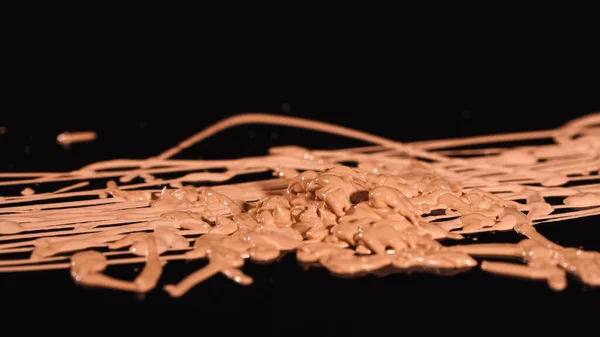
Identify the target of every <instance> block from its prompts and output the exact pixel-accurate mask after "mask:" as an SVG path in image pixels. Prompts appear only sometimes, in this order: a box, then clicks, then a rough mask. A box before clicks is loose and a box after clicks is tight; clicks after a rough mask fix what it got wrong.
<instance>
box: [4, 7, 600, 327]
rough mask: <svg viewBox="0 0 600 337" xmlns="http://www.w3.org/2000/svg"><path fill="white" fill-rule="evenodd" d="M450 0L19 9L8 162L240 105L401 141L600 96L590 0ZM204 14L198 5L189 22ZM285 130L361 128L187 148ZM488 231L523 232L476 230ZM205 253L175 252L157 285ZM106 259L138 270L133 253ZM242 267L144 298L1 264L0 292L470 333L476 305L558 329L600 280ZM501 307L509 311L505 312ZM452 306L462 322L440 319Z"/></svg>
mask: <svg viewBox="0 0 600 337" xmlns="http://www.w3.org/2000/svg"><path fill="white" fill-rule="evenodd" d="M454 10H455V11H453V12H451V13H453V14H452V15H450V14H448V13H450V12H445V10H444V9H438V10H437V11H436V13H435V14H431V12H428V11H426V12H421V14H420V15H418V16H416V17H412V15H411V14H410V13H411V12H406V13H403V14H402V15H398V16H395V15H392V14H391V13H388V15H386V17H385V18H383V17H379V16H378V15H382V14H383V13H378V14H377V15H375V16H373V17H370V19H369V20H362V19H356V18H354V17H352V16H345V15H339V16H336V17H337V18H340V17H342V21H344V22H343V23H337V22H336V23H333V22H331V21H328V20H325V21H326V23H325V24H324V27H323V28H319V29H316V28H315V27H312V25H309V22H312V21H310V20H307V19H306V18H305V19H302V18H300V19H289V20H288V19H286V18H287V17H284V18H282V17H277V18H276V19H272V20H271V21H262V24H259V23H254V24H253V25H252V27H253V28H259V29H258V30H257V31H254V30H249V29H233V28H231V29H232V31H228V30H227V29H226V28H223V26H219V27H221V28H220V29H216V28H215V29H212V30H211V29H208V28H210V27H213V28H214V27H215V26H211V25H209V24H207V23H205V22H204V23H203V24H204V25H206V26H202V27H195V28H192V27H187V26H186V25H187V24H188V23H190V21H185V20H183V21H184V22H177V21H178V20H174V21H176V23H174V24H173V25H171V26H170V27H169V28H170V29H163V28H164V26H161V25H159V24H155V23H156V22H153V20H148V22H145V23H144V24H140V25H138V24H133V23H131V24H130V25H129V24H125V25H123V26H122V27H121V26H120V25H119V27H118V28H115V27H113V26H112V25H108V24H107V23H106V21H103V20H101V19H100V20H98V21H95V20H94V21H92V22H91V23H88V25H84V23H85V21H86V20H87V17H78V18H76V19H77V20H76V21H77V22H75V23H65V22H70V21H62V20H54V21H53V22H51V23H50V24H48V25H43V26H37V25H32V24H31V21H27V20H25V21H21V20H17V21H15V22H14V23H13V24H12V25H11V26H10V29H9V36H10V37H12V38H11V39H10V40H11V42H10V46H11V48H8V49H7V50H8V51H7V54H8V55H9V56H10V58H11V61H10V62H7V63H5V66H4V68H5V70H6V73H7V75H8V76H6V77H4V79H3V81H4V82H5V84H7V86H6V88H5V89H4V90H3V91H2V103H1V107H0V125H1V126H5V127H6V128H7V133H6V134H5V135H2V136H0V153H2V160H1V161H0V169H1V170H2V171H40V170H70V169H75V168H77V167H78V166H80V165H84V164H87V163H90V162H93V161H96V160H103V159H111V158H145V157H148V156H151V155H154V154H156V153H158V152H159V151H162V150H164V149H166V148H168V147H170V146H172V145H174V144H175V143H176V142H178V141H180V140H182V139H184V138H185V137H187V136H189V135H191V134H193V133H194V132H197V131H199V130H201V129H202V128H204V127H206V126H208V125H210V124H211V123H214V122H216V121H218V120H220V119H222V118H224V117H226V116H230V115H233V114H237V113H241V112H249V111H260V112H267V113H281V114H288V115H292V116H299V117H307V118H314V119H318V120H322V121H328V122H332V123H336V124H341V125H344V126H348V127H353V128H357V129H361V130H364V131H367V132H371V133H374V134H377V135H380V136H384V137H388V138H392V139H395V140H399V141H416V140H424V139H437V138H449V137H458V136H469V135H480V134H489V133H498V132H511V131H525V130H535V129H547V128H552V127H557V126H560V125H561V124H562V123H564V122H565V121H567V120H569V119H572V118H576V117H579V116H582V115H585V114H587V113H591V112H594V111H600V95H598V92H600V86H599V80H600V67H599V64H598V60H599V59H600V51H599V49H598V48H599V47H598V46H599V45H600V43H599V41H598V36H599V33H600V30H599V29H598V20H595V19H594V18H595V17H596V16H597V15H596V14H597V8H595V9H594V8H547V7H545V8H529V9H524V8H514V9H505V10H503V11H499V12H498V13H496V14H498V15H497V16H493V17H490V16H488V15H487V14H485V13H489V11H482V12H480V13H479V14H475V15H473V14H470V13H471V12H469V11H467V9H466V8H465V9H456V8H454ZM469 10H472V9H469ZM38 14H40V13H38ZM387 16H390V17H387ZM411 17H412V18H411ZM197 21H203V20H199V19H196V20H195V21H191V22H197ZM257 21H260V20H257ZM125 22H128V21H127V20H125ZM96 23H97V24H96ZM82 26H85V29H82V28H81V27H82ZM108 26H110V28H113V29H109V27H108ZM308 26H311V27H312V28H314V29H309V27H308ZM207 27H208V28H207ZM244 27H246V28H247V26H244ZM227 33H229V34H227ZM284 104H288V107H290V106H291V109H288V108H284ZM365 116H367V117H368V118H365ZM65 130H94V131H96V132H97V133H98V136H99V138H98V140H97V141H96V142H93V143H88V144H77V145H75V146H73V147H71V148H70V149H68V150H65V149H63V148H61V147H60V146H59V145H57V144H56V142H55V137H56V135H57V134H58V133H60V132H62V131H65ZM290 143H294V144H298V145H302V146H308V147H315V146H323V147H326V148H336V147H343V146H352V145H360V144H361V143H359V142H354V141H349V140H344V139H340V138H339V137H327V136H320V135H316V134H313V133H310V132H299V131H296V130H293V129H289V128H280V127H264V126H252V127H240V128H235V129H232V130H229V131H226V132H224V133H223V134H221V135H219V136H216V137H214V138H211V139H209V140H207V141H206V142H204V143H202V144H200V145H198V146H196V147H194V148H192V149H190V150H188V151H186V152H185V153H183V154H182V156H181V157H182V158H222V157H230V158H231V157H236V156H245V155H258V154H262V153H265V151H266V149H267V148H268V147H269V146H272V145H277V144H290ZM0 191H1V192H0V194H6V193H12V192H13V191H7V190H6V192H4V191H5V190H0ZM597 221H598V220H597V219H596V218H590V219H582V220H578V221H575V222H573V223H568V224H567V223H560V224H548V225H543V226H542V227H540V229H539V230H540V231H541V232H542V233H543V234H544V235H547V236H548V237H549V238H550V239H553V240H555V241H557V242H559V243H561V244H564V245H572V246H583V247H584V248H586V249H595V250H600V240H598V230H597ZM486 240H490V241H492V240H506V241H516V240H518V237H517V236H516V235H514V234H512V233H499V234H490V235H486V236H482V237H480V241H486ZM201 265H202V264H201V263H184V262H179V263H172V264H171V263H170V264H169V265H168V266H167V267H166V269H165V275H164V276H163V278H162V281H161V284H165V283H169V282H175V281H177V280H178V279H180V278H181V277H183V276H184V275H185V274H186V273H187V272H189V271H192V270H194V269H195V268H197V267H198V266H201ZM116 269H117V270H116V272H117V274H120V275H124V276H129V277H132V276H133V274H132V273H131V269H132V268H131V267H119V268H116ZM244 271H246V272H247V273H248V274H250V275H251V276H253V277H254V278H255V283H254V285H252V286H250V287H241V286H238V285H236V284H233V283H232V282H230V281H228V280H225V279H224V278H223V277H221V276H218V277H215V278H213V279H211V280H209V281H207V282H205V283H203V284H202V285H200V286H198V287H197V288H195V289H194V290H193V291H192V292H190V293H189V294H188V295H187V296H185V297H183V298H181V299H177V300H173V299H170V298H168V296H167V295H166V294H165V293H164V292H162V290H161V289H157V290H155V291H153V292H151V293H149V294H148V295H147V296H146V298H145V299H143V300H140V299H138V298H136V297H135V296H133V295H131V294H126V293H119V292H114V291H106V290H98V289H83V288H80V287H77V286H75V285H74V284H73V282H72V281H71V279H70V277H69V275H68V273H67V272H66V271H59V272H47V273H20V274H0V291H1V292H2V302H3V303H4V305H6V306H7V307H8V306H11V305H14V306H15V308H16V307H19V308H21V307H24V308H26V309H27V310H32V308H33V310H34V311H38V310H39V312H40V315H41V316H44V315H45V314H42V312H46V314H47V311H45V310H47V309H48V308H54V307H53V304H52V303H55V302H54V301H59V302H60V303H61V307H62V308H64V309H54V310H50V312H52V311H55V310H56V311H60V313H58V314H59V315H63V314H64V315H65V319H67V317H73V315H74V314H76V313H80V314H83V315H84V316H86V315H87V314H88V313H92V312H95V311H98V310H103V311H105V312H106V309H107V308H109V307H111V308H116V310H117V311H119V312H120V311H121V310H122V311H123V315H127V317H129V316H131V315H137V314H140V313H141V312H143V313H144V315H146V314H147V313H154V314H156V313H160V314H161V315H162V314H170V315H169V316H171V315H172V316H173V318H171V319H176V320H177V319H179V320H186V322H190V321H189V319H190V318H189V317H190V316H193V318H192V321H191V322H194V320H198V321H200V320H202V321H212V320H218V319H219V318H223V317H227V315H229V314H245V315H246V316H250V317H253V318H261V321H260V322H261V323H260V327H259V326H256V325H254V326H253V327H252V326H250V327H252V328H248V326H247V325H245V324H241V323H240V324H239V325H237V324H229V325H226V326H225V327H226V328H228V329H231V328H243V329H250V330H256V331H258V330H260V329H266V330H264V331H267V332H268V331H275V332H278V333H279V335H282V334H283V333H284V332H286V333H289V332H297V331H300V330H302V329H303V327H304V328H306V327H311V326H314V325H317V326H322V327H323V330H320V331H322V332H331V333H332V332H341V331H343V332H349V331H356V329H359V328H365V327H369V326H370V324H373V323H374V322H380V323H381V324H382V325H383V326H384V327H386V329H387V328H390V329H391V328H393V327H394V326H397V325H398V324H400V323H403V324H406V323H410V324H411V325H413V326H414V327H415V328H418V329H420V330H421V331H428V329H432V328H435V327H438V328H440V327H441V328H443V329H450V330H456V331H464V330H465V329H466V330H469V328H467V327H468V326H469V324H471V323H472V322H473V321H475V320H476V319H483V322H486V323H485V324H488V323H489V325H491V326H493V327H494V329H499V328H502V327H506V326H511V325H512V324H517V322H518V324H523V323H524V322H525V323H526V322H527V320H530V321H531V322H532V323H529V326H532V325H533V324H536V325H541V326H546V327H549V326H551V327H554V326H559V325H562V326H567V327H568V326H570V324H572V323H573V322H575V321H574V319H575V318H574V317H575V316H576V314H577V313H578V312H579V311H581V310H583V308H584V307H587V306H590V305H594V304H595V303H597V301H598V299H599V296H598V294H599V293H598V290H590V289H587V288H585V287H583V286H581V285H580V284H579V283H578V282H577V281H575V280H570V284H569V288H568V289H567V290H565V291H564V292H562V293H555V292H553V291H551V290H549V289H548V288H547V286H546V285H545V284H544V283H543V282H532V281H523V280H515V279H511V278H503V277H498V276H492V275H488V274H484V273H482V272H480V271H478V270H474V271H471V272H468V273H465V274H461V275H458V276H455V277H440V276H432V275H411V276H406V275H393V276H388V277H385V278H377V277H366V278H360V279H338V278H335V277H332V276H330V275H329V274H328V273H326V272H325V271H323V270H315V269H311V270H309V271H307V272H305V271H303V270H302V269H301V268H300V267H299V266H298V265H297V263H296V262H295V259H294V257H293V256H286V257H285V258H283V260H282V261H281V262H280V263H276V264H273V265H267V266H262V265H255V264H252V263H249V264H248V265H247V266H246V267H244ZM425 293H427V295H423V294H425ZM507 306H511V307H512V308H513V309H511V310H510V311H506V312H504V313H501V310H500V309H499V308H500V307H507ZM36 308H37V309H36ZM140 310H141V311H140ZM309 310H312V313H309ZM379 314H383V316H382V317H381V318H376V317H375V316H376V315H379ZM120 315H121V314H119V315H116V316H117V317H121V316H120ZM182 315H183V316H185V318H181V317H179V316H182ZM544 315H547V316H544ZM77 316H79V315H77ZM123 317H125V316H123ZM144 317H146V318H144ZM148 317H154V316H143V317H142V318H140V319H141V320H142V321H147V320H152V325H151V326H154V325H156V326H158V325H159V321H155V320H154V318H148ZM178 317H179V318H178ZM543 317H546V318H543ZM561 317H569V318H570V319H571V320H566V321H565V320H564V319H562V318H561ZM450 319H456V320H457V321H456V322H454V323H453V324H452V325H447V324H450V323H449V321H450ZM117 320H118V319H117ZM582 320H583V321H584V322H587V323H589V324H592V323H593V318H584V319H581V318H580V319H578V321H582ZM86 322H87V321H86ZM96 322H100V321H96ZM140 322H141V321H139V320H138V323H136V324H135V327H134V328H135V329H137V327H138V326H139V324H141V323H140ZM97 324H99V325H100V326H102V325H103V324H104V323H103V324H100V323H97ZM189 324H191V323H188V326H189ZM254 324H258V323H254ZM390 331H391V330H390Z"/></svg>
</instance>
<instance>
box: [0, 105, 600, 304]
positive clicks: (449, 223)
mask: <svg viewBox="0 0 600 337" xmlns="http://www.w3.org/2000/svg"><path fill="white" fill-rule="evenodd" d="M252 123H265V124H274V125H287V126H296V127H299V128H305V129H312V130H317V131H321V132H327V133H333V134H337V135H341V136H346V137H351V138H356V139H360V140H363V141H367V142H371V143H374V144H376V145H375V146H370V147H363V148H354V149H343V150H329V151H324V150H314V151H313V150H309V149H304V148H300V147H296V146H282V147H277V148H271V149H270V150H269V154H268V155H266V156H262V157H250V158H239V159H233V160H179V159H170V158H172V157H173V156H175V155H176V154H178V153H179V152H181V151H183V150H185V149H186V148H188V147H190V146H192V145H193V144H196V143H198V142H200V141H202V140H203V139H205V138H207V137H210V136H211V135H214V134H216V133H218V132H220V131H222V130H224V129H226V128H229V127H232V126H236V125H240V124H252ZM597 123H600V115H598V114H595V115H589V116H587V117H584V118H582V119H579V120H576V121H573V122H570V123H568V124H566V125H565V126H563V127H561V128H559V129H557V130H548V131H537V132H527V133H513V134H506V135H492V136H484V137H472V138H462V139H451V140H439V141H436V140H434V141H423V142H417V143H412V144H402V143H398V142H395V141H392V140H388V139H384V138H381V137H377V136H374V135H370V134H366V133H363V132H360V131H356V130H351V129H347V128H343V127H340V126H335V125H330V124H326V123H321V122H316V121H309V120H303V119H298V118H292V117H283V116H272V115H261V114H247V115H240V116H235V117H232V118H229V119H226V120H224V121H222V122H219V123H217V124H215V125H213V126H211V127H209V128H207V129H206V130H204V131H202V132H199V133H198V134H196V135H194V136H192V137H190V138H188V139H187V140H184V141H183V142H182V143H180V144H178V145H177V146H175V147H173V148H171V149H169V150H167V151H165V152H163V153H161V154H159V155H157V156H156V157H153V158H148V159H145V160H112V161H106V162H98V163H94V164H91V165H87V166H85V167H82V168H81V169H79V170H76V171H73V172H65V173H43V172H42V173H31V174H28V173H0V178H2V180H1V181H0V186H8V185H13V186H21V187H22V192H21V195H19V196H3V197H1V199H0V256H1V257H2V259H1V260H0V272H16V271H34V270H38V271H41V270H51V269H70V271H71V275H72V277H73V279H74V280H75V282H77V283H79V284H81V285H84V286H98V287H107V288H114V289H118V290H124V291H131V292H136V293H145V292H148V291H150V290H151V289H153V288H155V287H156V285H157V284H158V282H159V280H160V276H161V273H162V268H163V266H164V264H165V263H168V261H171V260H192V259H208V261H209V263H208V265H207V266H206V267H204V268H201V269H199V270H197V271H196V272H194V273H192V274H190V275H182V278H181V280H180V281H179V282H178V283H177V284H170V285H166V286H164V290H165V291H166V292H168V293H169V294H170V295H171V296H173V297H179V296H182V295H184V294H185V293H186V292H188V291H189V290H190V289H192V288H193V287H194V286H197V285H198V284H199V283H200V282H202V281H203V280H206V279H207V278H209V277H211V276H213V275H216V274H219V273H220V274H222V275H225V276H226V277H228V278H230V279H231V280H233V281H234V282H238V283H240V284H244V285H249V284H251V283H252V282H253V279H252V278H251V276H249V275H246V274H244V273H243V272H242V270H241V267H242V266H243V265H244V263H245V262H246V261H247V260H252V261H256V262H262V263H264V262H271V261H274V260H276V259H277V258H278V257H279V256H280V255H281V254H282V252H295V255H296V257H297V259H298V261H299V262H300V263H305V264H311V265H318V266H321V267H324V268H327V269H328V270H330V271H331V272H333V273H336V274H342V275H363V274H365V273H382V272H383V271H385V272H390V271H406V270H419V271H430V272H440V271H443V270H446V271H450V270H453V271H467V270H469V269H471V268H474V267H476V266H478V265H480V266H481V269H482V270H484V271H486V272H490V273H497V274H503V275H510V276H515V277H523V278H530V279H539V280H544V281H545V282H547V284H548V285H549V286H550V287H551V288H553V289H556V290H562V289H564V288H565V287H566V286H567V281H566V275H567V273H571V274H573V275H574V276H576V277H577V278H578V279H579V280H581V282H584V283H586V284H588V285H591V286H598V285H600V254H598V253H597V252H589V251H583V250H580V249H574V248H568V247H562V246H559V245H557V244H554V243H552V242H550V241H549V240H547V239H546V238H544V237H543V236H542V235H540V234H539V233H538V232H537V231H536V230H535V226H536V225H538V224H541V223H544V222H550V221H563V220H569V219H574V218H579V217H586V216H594V215H598V214H600V207H599V206H600V185H599V184H597V183H596V180H597V177H598V176H597V175H592V174H596V173H597V171H598V164H599V163H600V162H599V161H598V159H596V158H597V157H598V154H599V153H600V132H599V131H600V129H599V128H598V127H596V124H597ZM87 136H89V135H87ZM82 137H83V136H82ZM80 138H81V137H80ZM84 138H85V137H84ZM528 139H549V140H552V141H553V144H551V145H544V146H519V147H512V148H507V147H501V148H500V147H492V146H490V147H489V148H486V149H480V150H456V149H453V148H454V147H458V146H465V145H475V144H492V143H499V142H508V141H515V140H528ZM80 140H81V139H80ZM464 155H469V157H464ZM423 159H427V161H425V160H423ZM346 161H355V162H357V163H358V167H357V168H351V167H347V166H343V165H341V164H340V163H341V162H346ZM209 169H222V171H223V172H221V173H215V172H207V171H208V170H209ZM256 172H272V173H273V176H274V178H273V179H267V180H259V181H252V182H247V183H239V184H228V181H229V180H230V179H231V178H234V177H237V176H243V175H246V174H250V173H256ZM166 173H169V174H171V176H172V174H174V173H177V174H178V176H177V177H176V178H170V179H164V178H161V175H162V174H166ZM136 177H140V178H142V179H143V180H144V182H143V183H135V184H133V183H131V182H132V181H133V179H134V178H136ZM108 179H110V180H108ZM93 180H105V181H106V180H108V181H107V182H106V188H102V189H87V190H86V189H84V188H85V187H87V186H88V185H89V182H90V181H93ZM573 181H579V182H581V181H588V183H586V184H580V185H578V186H576V187H564V185H565V184H567V183H568V182H573ZM57 182H63V183H64V184H65V186H64V187H62V188H60V189H59V190H56V191H54V192H50V193H36V192H35V191H34V190H33V189H31V187H30V186H34V185H36V186H43V185H44V184H47V183H57ZM206 182H219V183H222V184H221V185H217V186H213V187H210V188H209V187H205V186H202V184H203V183H206ZM90 197H92V199H90ZM550 197H562V198H563V201H562V203H560V204H556V203H554V204H551V203H549V202H548V201H547V198H550ZM553 200H556V199H553ZM41 201H44V203H38V202H41ZM557 210H561V212H560V213H558V212H556V211H557ZM563 210H565V211H563ZM41 230H43V231H41ZM511 230H512V231H515V232H516V233H518V234H520V235H522V236H523V240H522V241H521V242H519V243H517V244H506V243H494V244H464V245H454V246H444V245H443V242H447V241H441V240H442V239H445V240H461V239H463V235H464V234H473V233H479V232H485V231H511ZM23 252H26V253H29V254H30V257H29V258H27V259H10V258H4V256H6V255H7V254H9V253H23ZM166 252H171V253H170V254H169V255H164V253H166ZM485 257H500V258H507V259H513V262H498V261H494V262H492V261H486V260H485ZM515 258H516V259H519V260H521V263H519V262H514V259H515ZM481 259H483V260H481ZM507 261H509V260H507ZM137 263H144V264H145V267H144V268H143V269H142V271H141V272H140V273H139V275H138V276H137V277H136V278H135V279H134V280H133V281H125V280H120V279H116V278H113V277H110V276H108V275H106V274H104V271H105V270H106V269H107V268H110V266H111V265H114V264H137Z"/></svg>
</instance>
